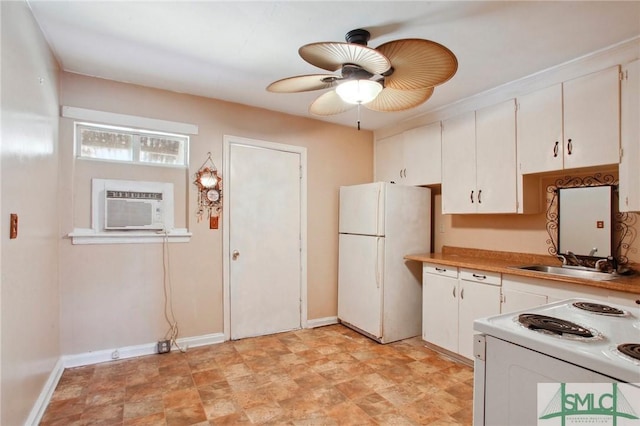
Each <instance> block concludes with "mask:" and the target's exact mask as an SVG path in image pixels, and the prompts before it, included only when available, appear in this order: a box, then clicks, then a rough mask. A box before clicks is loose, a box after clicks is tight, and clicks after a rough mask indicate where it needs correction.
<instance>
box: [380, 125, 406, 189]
mask: <svg viewBox="0 0 640 426" xmlns="http://www.w3.org/2000/svg"><path fill="white" fill-rule="evenodd" d="M375 153H376V158H375V162H376V164H375V165H376V170H375V174H376V176H375V180H376V181H377V182H393V183H399V182H400V180H401V179H402V169H403V167H404V157H403V149H402V133H400V134H397V135H393V136H389V137H388V138H382V139H378V140H377V141H376V150H375Z"/></svg>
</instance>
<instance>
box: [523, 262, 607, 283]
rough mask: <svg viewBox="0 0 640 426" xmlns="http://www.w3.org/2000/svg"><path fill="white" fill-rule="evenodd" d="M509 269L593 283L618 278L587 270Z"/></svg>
mask: <svg viewBox="0 0 640 426" xmlns="http://www.w3.org/2000/svg"><path fill="white" fill-rule="evenodd" d="M511 268H512V269H520V270H525V271H535V272H542V273H545V274H551V275H561V276H563V277H575V278H584V279H587V280H595V281H607V280H613V279H616V278H618V275H617V274H610V273H606V272H598V271H592V270H588V269H574V268H562V267H560V266H547V265H527V266H512V267H511Z"/></svg>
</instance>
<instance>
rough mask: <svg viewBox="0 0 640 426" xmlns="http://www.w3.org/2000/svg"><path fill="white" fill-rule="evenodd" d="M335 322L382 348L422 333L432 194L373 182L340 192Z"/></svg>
mask: <svg viewBox="0 0 640 426" xmlns="http://www.w3.org/2000/svg"><path fill="white" fill-rule="evenodd" d="M339 232H340V234H339V261H338V319H339V320H340V322H341V323H343V324H344V325H346V326H348V327H350V328H352V329H354V330H356V331H358V332H360V333H362V334H364V335H366V336H368V337H370V338H372V339H374V340H376V341H378V342H380V343H389V342H395V341H397V340H402V339H406V338H409V337H413V336H419V335H421V332H422V265H421V264H420V262H414V261H407V260H405V259H404V256H405V255H407V254H416V253H428V252H429V251H430V248H431V190H430V189H429V188H421V187H414V186H405V185H395V184H390V183H385V182H376V183H370V184H363V185H353V186H343V187H341V188H340V222H339Z"/></svg>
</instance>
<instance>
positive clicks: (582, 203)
mask: <svg viewBox="0 0 640 426" xmlns="http://www.w3.org/2000/svg"><path fill="white" fill-rule="evenodd" d="M612 188H613V187H612V186H610V185H604V186H584V187H576V188H560V189H559V190H558V221H559V222H558V250H559V252H560V253H567V252H572V253H573V254H575V255H578V256H592V257H609V256H613V252H612V239H613V226H612V221H613V215H612Z"/></svg>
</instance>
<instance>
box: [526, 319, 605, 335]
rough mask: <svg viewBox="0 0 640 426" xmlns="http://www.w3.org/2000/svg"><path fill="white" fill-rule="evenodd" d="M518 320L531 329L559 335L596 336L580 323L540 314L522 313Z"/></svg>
mask: <svg viewBox="0 0 640 426" xmlns="http://www.w3.org/2000/svg"><path fill="white" fill-rule="evenodd" d="M518 321H520V323H521V324H522V325H524V326H526V327H527V328H528V329H530V330H543V331H549V332H551V333H554V334H557V335H561V336H562V335H571V336H579V337H594V336H593V333H591V332H590V331H589V330H587V329H586V328H584V327H581V326H579V325H578V324H575V323H572V322H570V321H566V320H563V319H559V318H554V317H548V316H546V315H539V314H520V316H519V317H518Z"/></svg>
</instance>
